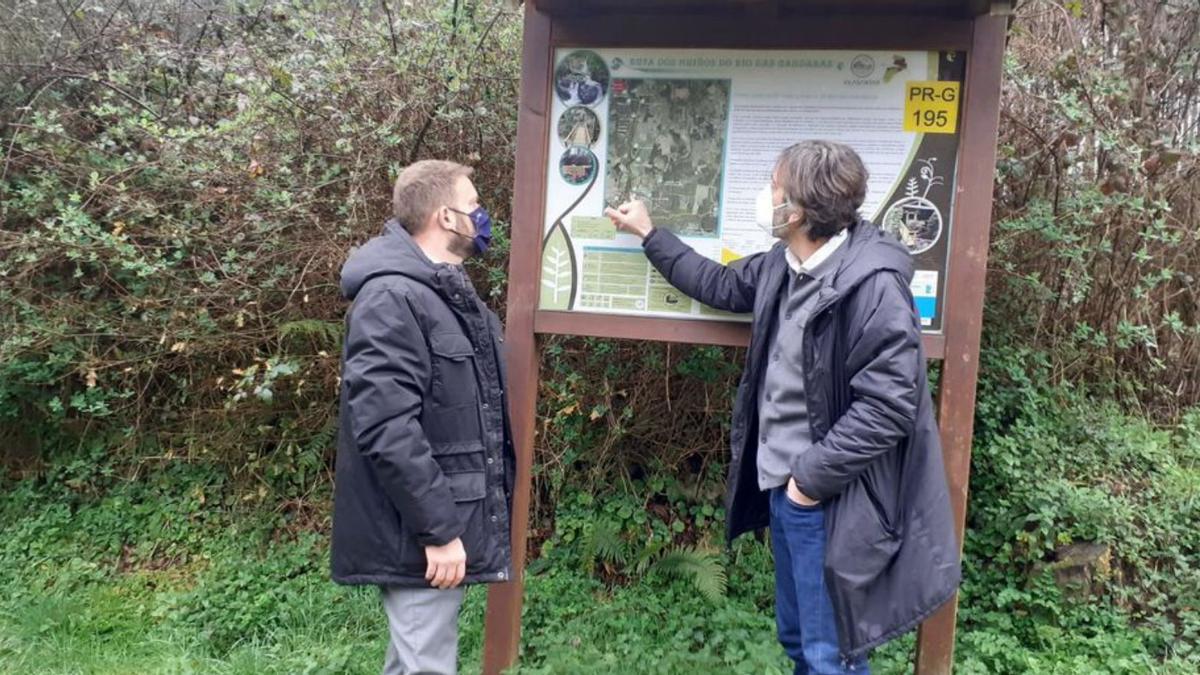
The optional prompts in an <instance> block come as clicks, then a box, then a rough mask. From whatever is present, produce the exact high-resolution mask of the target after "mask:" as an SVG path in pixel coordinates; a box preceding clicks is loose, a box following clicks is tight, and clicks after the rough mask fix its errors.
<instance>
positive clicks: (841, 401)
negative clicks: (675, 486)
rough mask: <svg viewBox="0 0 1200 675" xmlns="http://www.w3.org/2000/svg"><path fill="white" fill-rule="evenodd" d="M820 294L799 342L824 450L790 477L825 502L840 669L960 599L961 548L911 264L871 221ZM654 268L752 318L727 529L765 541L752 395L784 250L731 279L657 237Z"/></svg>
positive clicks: (747, 263) (675, 242) (855, 232)
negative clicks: (757, 532) (844, 659)
mask: <svg viewBox="0 0 1200 675" xmlns="http://www.w3.org/2000/svg"><path fill="white" fill-rule="evenodd" d="M842 246H845V247H846V252H845V254H844V255H843V256H842V262H841V264H840V265H839V267H838V269H837V271H836V272H835V273H834V276H833V279H832V284H831V285H830V286H829V287H826V288H823V289H822V290H821V292H820V294H819V295H818V296H817V300H816V305H815V307H814V308H813V310H812V314H811V315H810V319H809V321H808V324H807V326H806V327H805V331H804V337H803V340H802V341H801V344H802V349H803V354H802V355H801V356H802V358H803V361H802V363H803V364H804V388H805V393H806V394H807V397H808V410H809V414H810V416H809V424H810V426H811V431H812V437H813V438H814V439H816V441H817V442H816V444H815V445H814V446H813V447H812V448H811V449H810V450H808V451H807V452H805V453H803V454H801V455H799V456H798V457H797V459H796V461H795V462H794V464H793V466H792V476H793V477H794V478H795V479H796V483H797V484H798V485H799V486H800V489H801V490H802V491H803V492H804V493H805V494H807V495H809V496H810V497H813V498H814V499H820V500H823V501H825V502H826V509H827V510H826V513H827V514H828V517H827V518H826V520H825V522H826V536H827V540H828V542H827V545H826V549H825V578H826V582H827V585H828V587H829V589H830V595H831V596H832V600H833V606H834V611H835V613H836V615H837V625H838V637H839V639H840V643H841V651H842V654H843V655H844V656H858V655H861V654H864V653H866V652H867V651H869V650H870V649H871V648H872V647H875V646H878V645H880V644H882V643H883V642H885V641H887V640H889V639H891V638H893V637H896V636H897V635H900V634H901V633H904V632H906V631H908V630H910V629H912V628H914V627H916V625H917V624H918V623H920V621H922V620H923V619H925V618H926V617H928V616H929V615H930V614H932V613H933V612H934V610H936V609H937V608H938V607H939V606H941V605H942V604H943V603H945V602H946V601H947V600H948V599H950V597H951V596H952V595H953V594H954V591H955V589H956V588H957V587H958V582H959V578H960V568H959V553H958V551H959V546H958V540H957V538H956V536H955V534H954V519H953V514H952V512H951V509H950V497H949V492H948V489H947V486H946V474H945V470H944V468H943V464H942V446H941V441H940V439H939V437H938V429H937V423H936V422H935V420H934V417H933V404H932V401H931V400H930V394H929V385H928V383H927V381H926V375H925V355H924V353H923V351H922V348H921V329H920V323H919V320H918V318H917V315H916V312H915V310H914V309H913V299H912V294H911V292H910V291H909V283H910V281H911V280H912V275H913V266H912V260H911V258H910V256H909V254H908V251H907V250H905V249H904V247H903V246H901V245H900V243H899V242H897V241H895V240H894V239H892V238H890V237H887V236H885V235H883V234H882V233H881V232H880V231H879V228H877V227H876V226H875V225H873V224H871V223H870V222H867V221H865V220H860V221H859V222H857V223H854V224H852V225H851V226H850V239H849V241H847V242H846V243H844V244H842ZM645 251H646V256H647V257H649V259H650V262H651V263H653V264H654V266H655V267H656V268H658V270H659V271H660V272H661V273H662V274H663V276H665V277H666V278H667V279H668V280H669V281H670V282H671V283H672V284H673V285H675V286H676V287H677V288H679V289H680V290H681V291H683V292H684V293H687V294H688V295H690V296H692V297H694V298H696V299H698V300H700V301H701V302H704V303H705V304H708V305H710V306H712V307H716V308H718V309H723V310H726V311H731V312H753V313H754V322H753V324H752V329H751V338H750V349H749V351H748V352H747V355H746V370H745V372H744V373H743V374H742V381H741V384H740V385H739V386H738V392H737V401H736V403H735V404H734V410H733V432H732V443H733V455H732V458H731V461H730V465H729V493H728V497H727V502H728V509H727V511H728V519H729V522H728V529H729V538H730V539H733V538H734V537H736V536H738V535H739V534H741V533H743V532H747V531H749V530H754V529H759V528H763V527H766V526H767V525H768V523H769V519H770V516H769V509H768V502H767V494H768V493H766V492H762V491H761V490H759V487H758V478H757V476H758V473H757V472H758V457H757V451H758V445H757V444H756V443H753V442H750V441H751V440H752V439H756V438H757V437H758V391H759V387H760V386H761V384H762V378H763V371H764V369H765V368H766V361H767V359H766V354H767V350H768V348H769V347H770V345H768V344H767V338H766V336H768V335H770V334H771V330H770V328H771V323H772V322H774V321H775V320H776V317H777V316H778V315H779V312H778V311H777V309H776V308H777V306H778V303H779V297H780V293H781V290H782V289H783V286H784V281H785V279H786V278H787V274H786V270H787V261H786V260H785V259H784V247H783V245H782V244H779V245H776V246H775V247H774V248H773V249H771V250H770V251H767V252H765V253H760V254H758V255H754V256H750V257H748V258H743V259H742V260H739V261H737V262H735V263H733V264H731V265H729V266H728V267H727V266H725V265H721V264H719V263H715V262H712V261H711V260H708V259H706V258H704V257H702V256H700V255H698V254H697V253H696V252H695V251H693V250H691V249H690V248H689V247H688V246H687V245H686V244H684V243H683V242H681V241H679V239H677V238H676V237H675V236H674V235H673V234H671V233H670V232H665V231H658V230H656V231H655V232H654V233H653V234H651V236H650V237H648V238H647V239H646V243H645Z"/></svg>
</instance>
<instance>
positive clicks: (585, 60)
mask: <svg viewBox="0 0 1200 675" xmlns="http://www.w3.org/2000/svg"><path fill="white" fill-rule="evenodd" d="M554 92H555V93H556V94H558V100H560V101H562V102H563V103H566V104H567V105H586V106H593V105H596V104H597V103H599V102H600V100H601V99H603V98H604V95H605V94H607V93H608V66H606V65H604V59H602V58H600V56H599V55H598V54H597V53H596V52H592V51H588V50H586V49H581V50H579V51H575V52H571V53H570V54H567V56H566V58H564V59H563V60H562V61H560V62H559V64H558V67H557V68H555V69H554Z"/></svg>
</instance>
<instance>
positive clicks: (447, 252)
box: [332, 160, 515, 675]
mask: <svg viewBox="0 0 1200 675" xmlns="http://www.w3.org/2000/svg"><path fill="white" fill-rule="evenodd" d="M470 175H471V169H470V168H468V167H465V166H462V165H460V164H455V163H453V162H444V161H437V160H425V161H421V162H417V163H415V164H413V165H411V166H409V167H407V168H405V169H404V170H403V171H402V172H401V173H400V176H399V178H397V180H396V186H395V191H394V194H393V208H394V218H393V219H391V220H389V221H388V222H387V224H386V225H385V226H384V231H383V234H381V235H380V236H378V237H375V238H374V239H372V240H370V241H369V242H367V243H366V244H365V245H363V246H362V247H361V248H359V249H357V250H356V251H354V252H353V253H352V254H351V255H350V258H349V260H347V261H346V264H345V266H344V267H343V268H342V293H343V295H345V297H347V298H348V299H350V300H352V301H353V305H352V306H351V307H350V311H349V313H348V314H347V316H346V340H345V346H344V348H343V354H342V382H341V404H340V413H339V435H338V452H337V467H336V476H335V484H334V504H333V546H332V567H333V579H334V581H337V582H338V583H344V584H366V585H373V586H378V587H380V591H381V594H382V597H383V605H384V610H385V611H386V613H387V616H388V625H389V628H390V633H391V642H390V644H389V647H388V652H387V660H386V662H385V664H384V673H385V675H401V674H404V673H454V672H457V670H456V669H457V651H458V625H457V622H458V612H459V609H460V607H461V605H462V600H463V588H462V585H463V584H472V583H488V582H498V581H505V580H507V579H509V578H510V577H511V575H512V572H513V571H512V569H511V566H512V554H511V549H510V545H509V514H510V511H511V492H512V484H513V470H514V467H515V461H514V456H513V447H512V442H511V439H510V432H509V430H510V428H511V426H510V424H509V420H508V417H507V414H506V409H507V406H506V405H505V398H504V371H503V368H504V361H503V359H502V358H501V346H502V345H501V343H502V342H503V337H502V332H501V329H500V321H499V320H498V319H497V318H496V315H495V314H493V313H492V312H491V310H489V309H488V308H487V306H486V305H484V303H483V301H482V300H480V299H479V296H478V295H476V293H475V289H474V288H473V287H472V285H471V282H470V280H469V279H468V278H467V275H466V273H465V272H464V270H463V268H462V263H463V261H464V260H466V259H467V258H469V257H470V256H472V255H477V254H480V253H483V252H484V251H485V250H486V249H487V247H488V244H489V243H490V240H491V219H490V218H489V216H488V214H487V211H485V210H484V209H483V208H482V207H481V206H480V205H479V195H478V193H477V192H476V191H475V186H474V185H472V184H471V180H470Z"/></svg>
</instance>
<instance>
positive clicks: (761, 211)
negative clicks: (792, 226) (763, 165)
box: [754, 183, 788, 237]
mask: <svg viewBox="0 0 1200 675" xmlns="http://www.w3.org/2000/svg"><path fill="white" fill-rule="evenodd" d="M774 201H775V197H774V195H773V194H772V191H771V184H770V183H767V184H766V185H764V186H763V189H762V190H760V191H759V193H758V197H756V198H755V200H754V222H755V224H756V225H758V226H759V227H760V228H762V230H763V231H764V232H766V233H767V234H769V235H771V236H772V237H781V236H783V233H784V232H786V231H787V228H788V223H786V222H785V223H780V224H779V225H776V224H775V212H776V211H778V210H779V209H782V208H783V207H785V206H788V203H787V201H786V200H785V201H784V202H783V203H782V204H780V205H779V206H775V205H774V203H773V202H774Z"/></svg>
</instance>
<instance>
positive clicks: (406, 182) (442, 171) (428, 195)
mask: <svg viewBox="0 0 1200 675" xmlns="http://www.w3.org/2000/svg"><path fill="white" fill-rule="evenodd" d="M473 171H474V170H473V169H472V168H471V167H469V166H463V165H462V164H459V163H457V162H448V161H446V160H442V159H423V160H421V161H419V162H413V163H412V164H409V165H408V166H406V167H404V169H403V170H402V171H401V172H400V175H399V176H397V177H396V186H395V187H394V188H393V189H392V215H393V216H395V217H396V220H397V221H398V222H399V223H400V225H401V226H402V227H403V228H404V229H406V230H408V232H409V234H416V233H418V232H420V231H421V229H422V228H424V227H425V222H426V221H428V220H429V215H430V214H431V213H433V212H434V211H436V210H437V209H438V208H439V207H441V206H442V205H445V204H449V203H450V202H451V201H452V200H453V199H454V183H455V181H457V180H458V178H459V176H465V177H467V178H470V176H471V173H472V172H473Z"/></svg>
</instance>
